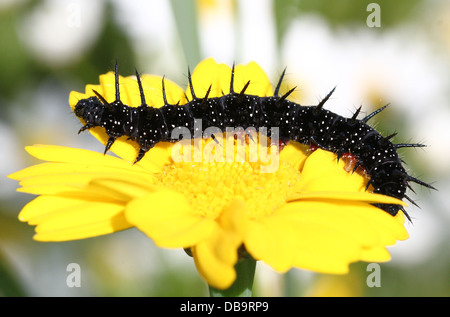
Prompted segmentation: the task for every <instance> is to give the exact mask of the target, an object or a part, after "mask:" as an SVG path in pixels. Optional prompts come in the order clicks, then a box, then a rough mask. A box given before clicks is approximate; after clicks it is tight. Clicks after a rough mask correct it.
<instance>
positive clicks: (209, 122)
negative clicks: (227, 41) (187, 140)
mask: <svg viewBox="0 0 450 317" xmlns="http://www.w3.org/2000/svg"><path fill="white" fill-rule="evenodd" d="M284 74H285V72H284V71H283V73H282V75H281V77H280V79H279V81H278V84H277V86H276V88H275V91H274V96H272V97H259V96H255V95H247V94H245V90H246V89H247V87H248V86H249V84H250V81H248V82H247V83H246V85H245V86H244V88H243V89H242V90H241V91H240V92H235V91H234V89H233V82H234V65H233V68H232V71H231V82H230V92H229V94H226V95H225V94H224V95H223V96H222V97H215V98H208V95H209V93H210V91H211V86H210V87H209V90H208V91H207V93H206V96H205V97H203V98H200V97H197V96H196V95H195V92H194V88H193V86H192V80H191V74H190V72H189V71H188V80H189V86H190V91H191V93H192V100H191V101H189V102H188V103H187V104H184V105H182V106H179V105H178V104H176V105H173V104H169V103H168V102H167V98H166V93H165V88H164V78H163V79H162V93H163V98H164V106H163V107H161V108H153V107H149V106H148V105H147V104H146V101H145V96H144V92H143V87H142V83H141V79H140V77H139V74H138V72H137V71H136V79H137V83H138V86H139V91H140V97H141V102H142V103H141V105H140V106H138V107H129V106H127V105H124V104H123V103H122V102H121V100H120V92H119V71H118V66H117V64H116V67H115V91H116V93H115V95H116V96H115V97H116V100H114V101H113V102H108V101H107V100H105V98H104V97H103V96H102V95H101V94H100V93H98V92H97V91H95V90H93V92H94V93H95V95H96V97H90V98H87V99H82V100H79V101H78V103H77V104H76V106H75V109H74V112H75V114H76V116H78V117H79V118H81V119H83V120H84V121H85V123H86V124H85V125H84V126H83V127H82V128H81V129H80V131H79V132H78V133H80V132H82V131H84V130H86V129H89V128H92V127H97V126H100V127H103V128H104V129H105V132H106V133H107V135H108V136H109V139H108V142H107V144H106V148H105V153H106V152H107V151H108V150H109V149H110V147H111V146H112V144H113V143H114V141H115V140H116V139H117V138H118V137H121V136H127V137H128V138H129V139H131V140H133V141H136V142H137V143H138V144H139V148H140V149H139V153H138V155H137V158H136V160H135V162H134V163H137V162H138V161H140V160H141V159H142V158H143V157H144V155H145V153H146V152H147V151H148V150H150V149H151V148H152V147H153V146H154V145H155V144H157V143H158V142H162V141H166V142H176V141H179V139H178V138H177V139H173V138H171V135H172V133H171V132H172V131H173V130H174V129H176V128H177V127H187V128H188V129H189V130H190V131H191V135H194V131H193V129H194V118H201V119H202V122H203V124H204V126H203V128H204V129H206V128H208V127H212V126H214V127H218V128H220V129H221V130H222V131H223V132H225V128H226V127H242V128H243V129H246V128H248V127H254V128H260V127H267V136H269V137H270V135H271V132H270V127H278V128H279V139H280V140H283V141H290V140H292V141H296V142H300V143H303V144H308V145H315V146H317V147H319V148H322V149H324V150H327V151H331V152H334V153H336V154H337V158H338V159H339V158H340V157H342V155H344V154H345V153H350V154H351V155H353V156H354V157H355V158H356V159H357V160H358V161H357V163H356V166H355V167H354V169H353V171H355V170H356V169H357V168H358V166H363V167H364V168H365V170H366V171H367V173H368V174H369V175H370V177H371V178H370V180H369V181H368V184H367V186H366V190H367V189H368V188H369V185H372V186H373V188H374V190H373V192H374V193H380V194H384V195H388V196H391V197H395V198H399V199H403V198H406V199H407V200H409V201H410V202H411V203H413V204H414V205H416V203H415V202H414V201H413V200H411V198H409V197H408V196H407V195H406V194H405V192H406V188H410V189H411V190H412V188H411V187H410V186H409V184H408V183H409V182H415V183H418V184H420V185H422V186H425V187H428V188H431V189H435V188H434V187H433V186H431V185H429V184H427V183H425V182H423V181H421V180H419V179H417V178H414V177H412V176H410V175H408V174H407V172H406V171H405V169H404V168H403V166H402V161H401V159H400V158H399V156H398V154H397V149H398V148H402V147H423V146H425V145H423V144H410V143H400V144H393V143H392V142H391V141H390V139H391V138H392V137H393V136H395V134H392V135H389V136H387V137H383V136H381V135H380V134H379V133H378V131H377V130H375V129H374V128H372V127H370V126H369V125H367V124H366V123H367V121H368V120H369V119H370V118H372V117H373V116H375V115H376V114H378V113H380V112H381V111H382V110H384V109H385V108H386V107H387V106H388V105H385V106H383V107H382V108H380V109H378V110H376V111H374V112H372V113H371V114H369V115H367V116H366V117H364V118H363V119H361V120H359V119H357V116H358V114H359V112H360V110H361V107H360V108H359V109H357V111H356V112H355V114H354V115H353V116H352V117H351V118H344V117H342V116H340V115H338V114H335V113H333V112H331V111H328V110H325V109H323V106H324V104H325V102H326V101H327V100H328V99H329V98H330V96H331V95H332V93H333V92H334V89H333V90H332V91H331V92H330V93H329V94H328V95H327V96H326V97H325V98H324V99H323V100H322V101H321V102H320V103H319V104H318V105H316V106H301V105H299V104H296V103H294V102H291V101H289V100H287V99H286V98H287V97H288V96H289V95H290V94H291V93H292V92H293V91H294V89H295V88H294V89H291V90H290V91H288V92H287V93H285V94H284V95H282V96H279V89H280V86H281V82H282V80H283V77H284ZM212 137H213V138H214V135H212ZM375 206H377V207H378V208H381V209H383V210H385V211H386V212H388V213H389V214H391V215H393V216H395V215H396V214H397V213H398V210H402V212H403V213H404V214H405V216H406V217H407V218H408V219H409V220H411V219H410V217H409V215H408V214H407V212H406V211H405V209H404V208H403V207H402V206H400V205H393V204H375Z"/></svg>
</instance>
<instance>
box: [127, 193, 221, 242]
mask: <svg viewBox="0 0 450 317" xmlns="http://www.w3.org/2000/svg"><path fill="white" fill-rule="evenodd" d="M125 216H126V218H127V220H128V221H129V222H130V223H132V224H133V225H135V226H136V227H137V228H138V229H139V230H141V231H143V232H144V233H145V234H147V235H148V236H149V237H150V238H151V239H153V240H154V241H155V243H156V245H158V246H161V247H167V248H187V247H190V246H192V245H195V244H196V243H198V242H199V241H201V240H203V239H204V238H205V237H207V236H209V235H210V234H211V231H212V230H213V227H214V221H213V220H211V219H207V218H204V217H201V216H200V215H198V214H197V213H196V212H195V211H194V210H193V209H192V208H191V207H190V206H189V204H188V202H187V200H186V198H185V197H184V196H183V195H182V194H180V193H177V192H172V191H167V190H165V191H158V192H155V193H151V194H148V195H146V196H143V197H141V198H137V199H134V200H132V201H131V202H130V203H129V204H128V205H127V206H126V209H125Z"/></svg>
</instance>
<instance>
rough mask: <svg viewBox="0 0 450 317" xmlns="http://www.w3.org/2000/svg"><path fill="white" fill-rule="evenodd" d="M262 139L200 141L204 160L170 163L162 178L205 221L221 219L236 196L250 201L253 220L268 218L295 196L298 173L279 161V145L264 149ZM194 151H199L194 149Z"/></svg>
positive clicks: (250, 213)
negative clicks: (221, 214)
mask: <svg viewBox="0 0 450 317" xmlns="http://www.w3.org/2000/svg"><path fill="white" fill-rule="evenodd" d="M253 140H257V141H253ZM259 140H260V138H258V137H257V138H256V139H252V140H249V138H248V137H246V138H245V141H244V142H240V140H239V139H236V138H232V139H230V137H228V138H226V137H220V136H219V137H217V136H216V137H215V141H214V140H211V139H209V140H202V142H201V144H202V149H203V159H202V160H198V159H197V160H195V159H194V160H192V161H191V160H189V161H188V162H186V161H180V162H177V163H173V164H171V165H167V166H166V167H165V168H164V169H163V170H162V172H161V173H159V175H158V180H159V181H160V182H161V184H162V186H163V187H165V188H168V189H171V190H174V191H177V192H180V193H183V194H184V195H185V196H186V198H187V199H188V200H189V202H190V205H191V206H192V208H194V209H195V210H196V211H198V212H199V213H200V214H201V215H203V216H205V217H212V218H216V217H218V216H219V215H220V213H221V212H222V210H223V209H224V208H225V207H226V206H227V205H228V204H229V203H231V202H232V201H233V200H235V199H237V198H240V199H243V200H244V201H245V202H246V205H247V206H248V212H249V216H250V218H253V219H257V218H259V217H260V216H267V215H270V214H271V213H272V212H273V211H274V210H276V209H277V208H279V207H280V206H282V205H283V204H284V203H285V202H286V198H287V197H288V196H290V195H291V194H293V193H294V192H295V188H296V184H297V183H298V181H299V179H300V172H299V171H298V170H296V169H295V168H294V167H293V166H292V165H290V164H289V163H288V162H284V161H281V162H279V161H278V150H277V147H276V146H274V145H272V146H270V143H269V145H268V146H265V145H264V144H261V143H260V142H259ZM220 141H223V142H229V143H227V144H225V143H223V142H220ZM211 142H212V143H211ZM269 142H270V141H269ZM252 143H257V146H253V144H252ZM208 144H209V145H210V146H211V147H208ZM230 145H231V146H230ZM242 146H243V148H241V147H242ZM190 149H191V150H195V149H194V146H190ZM197 149H198V148H197ZM226 149H228V152H230V151H231V154H230V153H226V152H227V151H226ZM184 150H186V148H184V149H183V151H184ZM188 150H189V148H188ZM218 152H219V153H220V155H218ZM239 152H241V154H242V155H240V154H239ZM254 152H256V153H254ZM194 156H195V154H194V155H191V156H190V158H194ZM243 157H245V159H243ZM212 158H215V160H213V159H212ZM220 158H222V160H221V161H220Z"/></svg>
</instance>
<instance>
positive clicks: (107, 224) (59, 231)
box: [22, 197, 131, 241]
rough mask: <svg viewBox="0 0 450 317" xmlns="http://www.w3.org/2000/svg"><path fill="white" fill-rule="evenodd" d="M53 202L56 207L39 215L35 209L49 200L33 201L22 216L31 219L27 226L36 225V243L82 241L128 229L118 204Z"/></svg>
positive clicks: (60, 198)
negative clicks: (37, 241)
mask: <svg viewBox="0 0 450 317" xmlns="http://www.w3.org/2000/svg"><path fill="white" fill-rule="evenodd" d="M39 198H42V197H39ZM52 201H53V202H54V203H56V204H57V206H58V207H53V208H49V209H48V210H46V213H41V214H40V215H39V211H42V209H39V210H36V208H39V207H41V206H45V205H48V204H49V199H48V198H47V199H40V200H36V201H32V202H31V205H29V206H28V207H27V209H25V211H24V214H23V215H22V218H23V219H26V218H27V217H28V218H29V219H30V220H29V221H30V224H37V227H36V235H35V236H34V239H35V240H39V241H67V240H75V239H84V238H89V237H95V236H99V235H103V234H108V233H113V232H116V231H119V230H124V229H128V228H130V227H131V225H130V224H129V223H128V222H127V221H126V219H125V218H124V216H123V209H124V206H123V205H121V204H115V203H111V202H100V201H86V200H79V201H78V202H76V201H75V200H74V199H71V198H68V199H67V201H65V202H64V199H63V198H62V197H59V198H57V199H53V200H52ZM33 214H34V216H33Z"/></svg>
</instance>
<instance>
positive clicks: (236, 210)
mask: <svg viewBox="0 0 450 317" xmlns="http://www.w3.org/2000/svg"><path fill="white" fill-rule="evenodd" d="M246 209H247V206H246V205H245V202H244V201H243V200H241V199H236V200H234V201H232V202H231V203H230V204H229V205H228V206H227V207H225V208H224V210H223V211H222V214H221V215H220V217H219V218H218V219H217V223H216V225H215V228H214V230H213V232H212V234H211V235H210V236H209V237H208V238H207V239H205V240H203V241H202V242H200V243H198V244H196V245H195V246H194V247H192V255H193V257H194V260H195V264H196V266H197V269H198V271H199V272H200V274H201V275H202V276H203V277H204V278H205V279H206V281H207V282H208V284H209V285H211V286H213V287H216V288H219V289H225V288H228V287H229V286H230V285H231V284H232V283H233V282H234V280H235V278H236V272H235V270H234V265H235V264H236V262H237V260H238V254H237V250H238V248H239V246H240V245H241V244H242V241H243V239H244V236H245V234H246V232H247V228H248V220H247V211H246Z"/></svg>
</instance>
